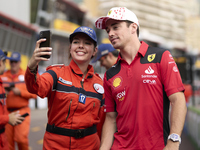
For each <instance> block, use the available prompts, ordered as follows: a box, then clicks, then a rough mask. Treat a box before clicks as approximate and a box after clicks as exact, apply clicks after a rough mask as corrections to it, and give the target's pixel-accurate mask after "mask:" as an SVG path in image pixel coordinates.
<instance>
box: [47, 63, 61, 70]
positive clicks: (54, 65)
mask: <svg viewBox="0 0 200 150" xmlns="http://www.w3.org/2000/svg"><path fill="white" fill-rule="evenodd" d="M54 67H59V68H62V67H64V64H53V65H51V66H48V67H47V69H46V70H49V69H51V68H54Z"/></svg>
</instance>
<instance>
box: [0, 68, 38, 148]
mask: <svg viewBox="0 0 200 150" xmlns="http://www.w3.org/2000/svg"><path fill="white" fill-rule="evenodd" d="M24 74H25V71H23V70H22V69H20V70H19V72H18V73H17V74H16V75H12V74H11V72H10V70H8V71H6V72H5V73H4V74H3V75H2V76H1V79H2V81H3V85H4V87H8V86H10V85H11V84H14V85H15V87H17V88H18V89H19V90H20V92H21V95H20V96H18V95H15V94H14V93H13V91H10V92H9V93H8V95H7V109H8V112H9V113H10V112H13V111H17V110H19V111H20V114H24V113H26V112H27V113H29V114H30V108H29V107H28V104H29V102H28V100H29V99H30V98H35V99H36V96H37V95H35V94H31V93H29V92H28V91H27V89H26V85H25V81H24ZM29 130H30V115H29V116H27V117H26V118H25V120H24V121H23V122H22V123H21V124H19V125H17V126H12V125H10V124H7V125H6V135H7V138H8V142H9V148H10V150H14V149H15V144H14V141H16V142H17V144H18V148H19V149H20V150H28V147H29V141H28V134H29Z"/></svg>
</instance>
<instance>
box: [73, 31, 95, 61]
mask: <svg viewBox="0 0 200 150" xmlns="http://www.w3.org/2000/svg"><path fill="white" fill-rule="evenodd" d="M96 52H97V48H95V46H94V42H93V41H92V39H91V38H90V37H89V36H87V35H86V34H84V33H77V34H76V35H75V36H74V38H73V40H72V43H71V46H70V54H71V57H72V59H73V60H74V61H75V62H76V63H81V64H82V63H88V64H89V62H90V60H91V58H92V56H94V55H95V54H96Z"/></svg>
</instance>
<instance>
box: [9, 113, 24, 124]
mask: <svg viewBox="0 0 200 150" xmlns="http://www.w3.org/2000/svg"><path fill="white" fill-rule="evenodd" d="M24 119H25V118H24V117H21V115H20V114H19V111H16V112H12V113H10V114H9V121H8V123H9V124H11V125H13V126H15V125H18V124H21V123H22V122H23V120H24Z"/></svg>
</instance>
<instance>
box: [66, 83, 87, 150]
mask: <svg viewBox="0 0 200 150" xmlns="http://www.w3.org/2000/svg"><path fill="white" fill-rule="evenodd" d="M80 83H81V87H82V88H83V83H84V79H82V80H81V81H80ZM83 89H84V88H83ZM71 103H72V99H71V100H70V103H69V111H68V114H67V117H66V120H67V118H68V117H69V114H70V108H71ZM77 107H78V106H77ZM75 111H76V110H75ZM75 111H74V113H75ZM69 150H71V138H70V146H69Z"/></svg>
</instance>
